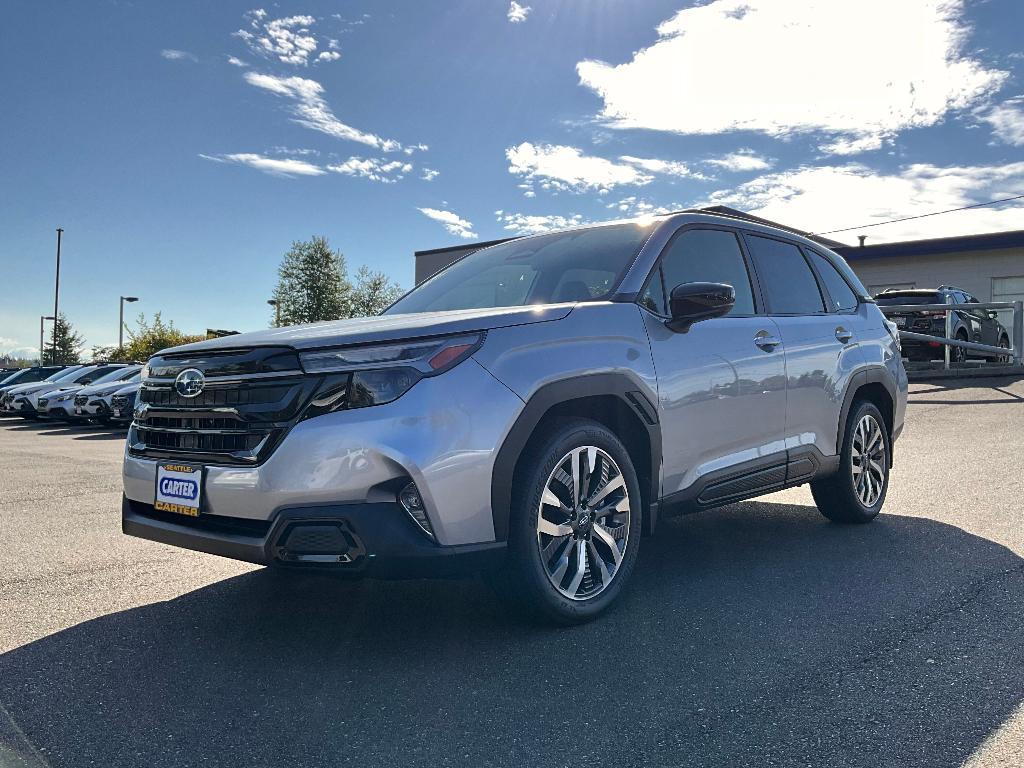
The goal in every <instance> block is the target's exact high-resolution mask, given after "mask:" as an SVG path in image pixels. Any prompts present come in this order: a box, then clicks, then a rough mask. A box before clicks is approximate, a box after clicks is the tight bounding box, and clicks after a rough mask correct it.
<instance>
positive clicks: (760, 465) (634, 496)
mask: <svg viewBox="0 0 1024 768" xmlns="http://www.w3.org/2000/svg"><path fill="white" fill-rule="evenodd" d="M906 396H907V377H906V372H905V370H904V368H903V364H902V362H901V359H900V355H899V348H898V339H897V337H896V334H895V331H894V330H893V329H892V327H891V325H890V324H887V323H886V321H885V318H884V317H883V315H882V313H881V311H880V310H879V309H878V307H877V305H876V304H875V302H874V300H873V299H872V298H871V297H870V296H869V295H868V293H867V291H866V289H865V288H864V286H863V285H861V283H860V281H859V280H858V279H857V277H856V276H855V275H854V274H853V272H852V271H851V270H850V268H849V267H848V266H847V264H846V263H845V262H844V261H843V259H842V258H840V257H839V256H837V255H836V254H834V253H832V252H831V251H829V250H827V249H825V248H823V247H822V246H821V245H820V244H818V243H816V242H813V241H811V240H808V239H805V238H803V237H800V236H797V235H795V234H792V233H790V232H788V231H783V230H781V229H776V228H771V227H766V226H761V225H758V224H755V223H752V222H750V221H748V220H745V219H740V218H734V217H727V216H719V215H710V214H707V213H698V212H683V213H679V214H673V215H669V216H664V217H656V218H652V219H645V220H638V221H627V222H619V223H612V224H606V225H597V226H590V227H584V228H580V229H574V230H569V231H562V232H555V233H549V234H544V235H536V236H532V237H525V238H520V239H516V240H512V241H509V242H505V243H502V244H498V245H494V246H491V247H488V248H484V249H481V250H478V251H476V252H475V253H472V254H470V255H468V256H466V257H464V258H463V259H461V260H460V261H457V262H456V263H455V264H453V265H451V266H450V267H448V268H446V269H444V270H443V271H441V272H440V273H438V274H436V275H435V276H433V277H432V278H430V279H429V280H427V281H425V282H424V283H423V284H421V285H420V286H418V287H417V288H415V289H413V290H412V291H411V292H410V293H408V294H406V295H405V296H404V297H402V298H401V299H399V300H398V301H397V302H396V303H395V304H394V305H392V306H391V307H390V308H389V309H388V310H387V311H386V312H385V313H384V315H383V316H380V317H370V318H361V319H357V320H343V321H338V322H331V323H319V324H315V325H307V326H297V327H293V328H281V329H273V330H270V331H265V332H258V333H249V334H242V335H239V336H232V337H230V338H225V339H216V340H210V341H205V342H200V343H197V344H190V345H186V346H181V347H176V348H173V349H168V350H165V351H164V352H161V353H160V354H158V355H156V356H155V357H153V358H152V359H151V360H150V361H149V362H148V364H147V366H146V367H145V368H144V370H143V376H142V389H141V391H140V393H139V403H138V407H137V408H136V411H135V420H134V423H133V424H132V426H131V428H130V429H129V433H128V444H127V448H126V455H125V460H124V470H123V478H124V492H125V496H124V501H123V506H122V526H123V530H124V532H125V533H127V534H129V535H133V536H140V537H142V538H147V539H152V540H155V541H162V542H165V543H169V544H174V545H177V546H181V547H186V548H190V549H195V550H199V551H202V552H208V553H213V554H220V555H224V556H226V557H233V558H237V559H240V560H247V561H250V562H256V563H264V564H268V565H273V566H279V567H281V568H285V569H286V568H318V569H324V570H328V571H330V570H333V571H338V572H347V573H353V574H361V575H366V576H409V575H433V574H440V573H451V572H459V571H465V570H475V569H484V570H486V572H487V573H488V574H489V575H488V578H489V579H490V580H491V582H492V583H493V584H495V585H496V587H497V589H498V590H499V592H501V593H502V594H504V595H506V596H508V597H509V598H511V599H513V600H514V601H516V602H517V603H518V604H519V605H521V606H523V607H524V608H526V609H528V610H530V611H532V612H534V613H536V614H538V615H539V616H541V617H543V618H545V619H548V620H551V621H554V622H560V623H571V622H577V621H582V620H586V619H589V618H591V617H593V616H595V615H597V614H598V613H599V612H601V611H602V610H604V609H605V608H607V607H608V606H609V604H611V603H612V602H613V601H614V600H615V599H616V597H617V596H618V595H619V593H620V591H621V590H622V588H623V586H624V584H625V583H626V582H627V580H628V578H629V575H630V572H631V571H632V570H633V567H634V564H635V563H636V559H637V554H638V551H639V547H640V543H641V534H642V533H653V532H655V531H656V522H657V520H658V518H659V517H661V516H664V515H674V514H681V513H684V512H688V511H695V510H698V509H705V508H709V507H715V506H719V505H722V504H728V503H732V502H734V501H737V500H740V499H744V498H748V497H752V496H758V495H761V494H764V493H767V492H770V491H776V490H778V489H780V488H784V487H787V486H794V485H800V484H803V483H810V485H811V490H812V492H813V494H814V499H815V501H816V503H817V505H818V508H819V509H820V510H821V512H822V514H824V515H825V516H826V517H828V518H829V519H831V520H834V521H837V522H846V523H865V522H868V521H870V520H872V519H873V518H874V517H875V516H876V515H877V514H878V512H879V511H880V510H881V508H882V505H883V503H884V501H885V496H886V490H887V487H888V483H889V468H890V465H891V461H892V451H893V441H894V440H895V439H896V438H897V436H898V435H899V434H900V432H901V430H902V428H903V419H904V412H905V407H906Z"/></svg>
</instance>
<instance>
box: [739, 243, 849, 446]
mask: <svg viewBox="0 0 1024 768" xmlns="http://www.w3.org/2000/svg"><path fill="white" fill-rule="evenodd" d="M744 239H745V241H746V243H747V248H748V250H749V251H750V254H751V257H752V259H753V263H754V267H755V269H756V270H757V276H758V280H759V281H760V283H761V289H762V293H763V295H764V298H765V302H766V304H767V308H768V312H769V314H770V316H771V318H772V320H773V321H774V322H775V323H776V324H777V325H778V328H779V334H780V337H781V339H782V344H783V346H784V347H785V349H786V418H785V443H786V448H787V450H789V451H790V460H796V459H797V458H801V457H805V456H807V455H808V454H814V453H815V452H817V453H818V454H820V455H822V456H834V455H835V454H836V452H837V445H836V442H837V436H838V434H839V414H840V411H841V409H842V404H843V396H844V394H845V392H846V387H847V385H848V383H849V380H850V377H851V375H852V374H853V372H854V370H855V369H856V368H857V367H858V366H859V365H860V364H861V362H862V360H863V357H862V355H861V353H860V350H859V349H858V348H857V333H858V331H859V330H860V329H861V328H862V327H863V318H862V317H861V316H860V314H859V312H858V308H859V303H858V302H857V300H856V296H854V295H852V294H853V291H852V289H850V288H849V285H846V281H845V280H844V279H843V278H842V276H841V275H839V274H838V273H836V274H835V277H834V278H833V277H832V275H831V273H828V272H824V271H823V270H824V269H825V268H826V267H827V268H828V269H830V270H832V271H833V272H834V271H835V268H834V267H832V266H831V265H830V264H828V262H827V260H825V259H824V257H822V256H821V255H820V254H815V253H814V252H813V251H810V250H808V251H807V252H806V253H805V252H804V251H803V250H802V249H801V247H800V246H799V245H797V244H796V243H793V242H790V241H787V240H783V239H781V238H775V237H771V236H768V235H762V234H759V233H757V234H755V233H753V232H746V233H744ZM809 259H817V260H823V261H820V262H819V264H818V265H817V268H815V267H812V266H811V261H809ZM819 270H822V274H824V275H827V276H828V279H829V280H830V281H835V280H836V279H838V280H839V281H840V282H839V283H836V284H835V288H834V289H833V290H834V291H835V292H836V293H837V296H836V297H835V298H833V297H832V295H831V293H830V292H829V291H828V290H827V289H826V287H825V284H824V282H825V279H824V278H823V277H819ZM840 284H842V285H846V288H847V289H848V290H849V291H850V295H849V296H847V295H846V294H845V292H842V291H841V290H840ZM851 303H852V306H850V304H851Z"/></svg>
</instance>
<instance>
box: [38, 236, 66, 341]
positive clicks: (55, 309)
mask: <svg viewBox="0 0 1024 768" xmlns="http://www.w3.org/2000/svg"><path fill="white" fill-rule="evenodd" d="M63 234H64V229H63V228H62V227H57V281H56V283H54V286H53V318H54V320H53V353H54V355H56V354H57V318H58V317H60V315H59V314H57V312H58V307H59V299H60V238H61V235H63ZM40 354H42V353H40Z"/></svg>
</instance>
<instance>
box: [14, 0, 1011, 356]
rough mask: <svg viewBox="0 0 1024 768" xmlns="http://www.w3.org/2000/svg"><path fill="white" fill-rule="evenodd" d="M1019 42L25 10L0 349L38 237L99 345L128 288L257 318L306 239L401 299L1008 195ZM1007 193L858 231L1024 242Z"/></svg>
mask: <svg viewBox="0 0 1024 768" xmlns="http://www.w3.org/2000/svg"><path fill="white" fill-rule="evenodd" d="M847 6H848V7H847ZM1022 28H1024V4H1022V3H1020V2H1019V0H989V1H988V2H981V1H978V2H936V0H900V2H898V3H895V2H892V0H862V1H861V2H858V3H836V2H831V1H829V0H799V1H797V0H715V1H714V2H704V3H693V2H687V1H686V0H674V2H668V1H663V0H652V1H651V2H639V1H637V0H628V1H627V0H529V1H528V2H523V3H511V4H510V3H509V2H505V1H503V0H495V1H494V2H490V1H485V0H472V2H470V1H469V0H462V1H461V2H452V3H444V2H422V1H420V2H366V1H363V2H361V1H359V0H344V1H343V2H325V1H322V0H311V1H306V0H295V1H294V2H292V1H291V0H289V2H281V3H276V4H267V5H258V4H257V5H254V4H253V3H251V2H245V3H235V2H224V1H219V2H215V3H211V2H176V3H164V2H141V1H140V2H128V1H126V0H116V1H115V0H97V1H96V2H59V3H58V2H55V3H44V2H16V3H13V4H11V5H9V7H8V8H7V9H6V13H5V23H4V33H5V34H4V43H3V45H2V46H0V103H2V104H3V105H4V109H3V112H2V118H0V126H2V137H0V138H2V141H0V268H2V274H3V275H4V276H5V278H6V280H5V284H4V286H3V291H2V293H0V296H2V297H3V298H2V300H0V351H10V350H14V349H18V350H21V351H22V352H23V353H24V354H26V355H27V354H33V353H34V351H35V350H34V348H35V346H36V345H37V344H38V333H39V315H40V314H44V313H47V314H48V313H49V312H51V311H52V302H53V268H54V267H53V260H54V242H55V240H54V239H55V234H54V229H55V228H56V227H57V226H62V227H64V228H65V239H64V252H63V263H62V281H61V285H62V290H61V309H62V311H63V312H64V313H66V314H67V316H68V317H69V319H70V320H71V321H72V322H73V323H74V324H75V326H76V327H77V328H78V329H79V330H80V331H81V332H82V333H83V334H84V335H85V336H86V338H87V340H88V342H89V344H109V343H111V342H114V341H116V338H117V308H118V296H119V295H121V294H127V295H137V296H140V297H142V301H141V302H140V303H139V304H137V305H134V308H137V309H138V310H143V311H145V312H147V313H152V312H153V311H156V310H162V311H163V313H164V316H165V318H170V319H173V320H174V321H175V323H176V324H177V325H178V326H179V327H181V328H182V329H184V330H187V331H201V330H202V329H205V328H207V327H216V328H232V329H238V330H251V329H254V328H259V327H263V326H265V325H266V324H267V321H268V318H269V311H268V307H267V306H266V304H265V301H266V299H267V297H269V295H270V293H271V290H272V287H273V284H274V281H275V273H276V267H277V264H278V262H279V260H280V257H281V255H282V253H283V252H284V251H285V250H287V248H288V246H289V244H290V243H291V241H293V240H295V239H300V238H308V237H310V236H311V235H314V234H322V235H326V236H327V237H328V238H329V239H330V241H331V243H332V244H333V245H334V246H335V247H338V248H340V249H341V250H342V251H343V252H344V253H345V255H346V257H347V259H348V262H349V265H350V269H351V270H352V271H355V269H356V268H357V267H358V266H360V265H363V264H366V265H368V266H370V267H372V268H374V269H379V270H383V271H385V272H387V273H388V274H390V275H391V276H392V277H394V278H395V279H396V280H398V281H399V282H400V283H402V284H403V285H405V286H408V285H410V284H411V282H412V276H413V259H412V252H413V251H414V250H417V249H422V248H431V247H438V246H442V245H449V244H454V243H462V242H471V241H472V240H474V239H482V240H486V239H492V238H496V237H502V236H507V235H510V234H514V233H517V232H531V231H538V230H540V229H544V228H548V227H552V226H560V225H565V224H569V223H572V222H582V221H599V220H604V219H608V218H613V217H617V216H624V215H634V214H643V213H650V212H657V211H659V210H666V209H673V208H678V207H683V206H687V205H699V204H708V203H723V204H728V205H733V206H736V207H739V208H743V209H745V210H750V211H755V212H758V213H760V214H762V215H767V216H769V217H771V218H775V219H777V220H780V221H784V222H786V223H788V224H791V225H793V226H798V227H801V228H804V229H807V230H812V231H819V232H821V231H825V230H828V229H833V228H839V227H846V226H853V225H861V224H865V223H872V222H879V221H885V220H888V219H890V218H893V217H896V216H904V215H912V214H916V213H926V212H930V211H934V210H942V209H946V208H952V207H957V206H960V205H967V204H971V203H976V202H981V201H985V200H991V199H995V198H999V197H1004V196H1010V195H1013V194H1024V99H1022V97H1024V42H1022V40H1024V38H1021V35H1020V34H1019V33H1020V30H1021V29H1022ZM1022 202H1024V201H1017V202H1016V203H1013V204H1008V205H1001V206H996V207H993V208H983V209H977V210H974V211H967V212H963V213H956V214H950V215H948V216H939V217H934V218H931V219H923V220H919V221H917V222H907V223H905V224H899V225H892V226H882V227H877V228H872V229H868V230H864V232H865V234H869V235H870V237H871V239H870V240H869V242H881V241H889V240H897V239H906V238H912V237H928V236H941V235H948V234H962V233H966V232H979V231H994V230H1005V229H1017V228H1024V205H1022V204H1021V203H1022ZM856 234H857V232H856V231H854V232H851V233H848V234H846V235H843V236H841V238H842V237H845V238H847V239H848V240H849V241H854V240H855V237H856ZM129 309H132V308H129Z"/></svg>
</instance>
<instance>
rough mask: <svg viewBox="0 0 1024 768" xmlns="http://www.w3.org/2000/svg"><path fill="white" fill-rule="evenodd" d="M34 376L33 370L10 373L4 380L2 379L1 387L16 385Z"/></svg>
mask: <svg viewBox="0 0 1024 768" xmlns="http://www.w3.org/2000/svg"><path fill="white" fill-rule="evenodd" d="M31 375H32V369H31V368H22V369H21V370H20V371H15V372H14V373H9V374H7V376H5V377H4V378H3V379H0V387H5V386H7V385H8V384H16V383H18V382H19V381H21V380H22V379H25V378H28V377H30V376H31Z"/></svg>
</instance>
